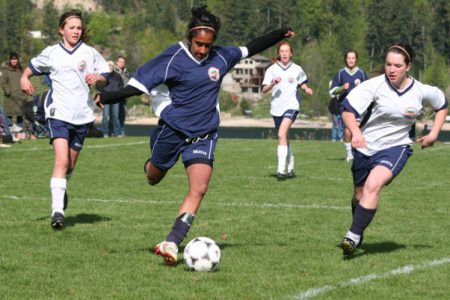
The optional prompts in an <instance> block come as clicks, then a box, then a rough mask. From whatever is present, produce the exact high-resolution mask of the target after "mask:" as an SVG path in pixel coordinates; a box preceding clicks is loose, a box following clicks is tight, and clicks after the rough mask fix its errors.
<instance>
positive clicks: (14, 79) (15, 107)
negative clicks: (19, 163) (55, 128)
mask: <svg viewBox="0 0 450 300" xmlns="http://www.w3.org/2000/svg"><path fill="white" fill-rule="evenodd" d="M22 72H23V68H22V65H21V63H20V59H19V54H18V53H17V52H14V51H11V53H10V54H9V61H8V64H7V65H6V66H5V67H4V68H3V69H2V76H1V86H2V90H3V93H4V95H5V100H4V107H3V109H4V111H5V114H6V116H7V117H8V118H9V119H10V121H11V126H12V127H13V128H12V129H13V130H12V131H20V130H19V129H20V128H18V127H20V126H21V125H22V123H23V116H24V114H23V107H24V104H25V102H26V100H27V94H26V93H24V92H23V91H22V90H21V89H20V77H21V76H22Z"/></svg>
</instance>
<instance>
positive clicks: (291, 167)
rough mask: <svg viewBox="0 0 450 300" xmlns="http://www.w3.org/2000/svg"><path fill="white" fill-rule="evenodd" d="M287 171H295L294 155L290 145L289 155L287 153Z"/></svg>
mask: <svg viewBox="0 0 450 300" xmlns="http://www.w3.org/2000/svg"><path fill="white" fill-rule="evenodd" d="M287 165H288V167H287V170H288V172H291V171H293V170H294V153H293V152H292V147H291V145H290V144H289V145H288V153H287Z"/></svg>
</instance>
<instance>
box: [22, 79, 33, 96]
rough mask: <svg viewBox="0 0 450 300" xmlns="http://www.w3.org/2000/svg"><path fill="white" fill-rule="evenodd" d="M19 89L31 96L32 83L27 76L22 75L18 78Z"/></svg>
mask: <svg viewBox="0 0 450 300" xmlns="http://www.w3.org/2000/svg"><path fill="white" fill-rule="evenodd" d="M20 89H21V90H22V91H23V92H24V93H25V94H27V95H29V96H33V94H34V87H33V84H32V83H31V81H30V79H28V77H24V76H23V77H21V78H20Z"/></svg>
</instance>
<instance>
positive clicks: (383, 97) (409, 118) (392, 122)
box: [344, 74, 447, 156]
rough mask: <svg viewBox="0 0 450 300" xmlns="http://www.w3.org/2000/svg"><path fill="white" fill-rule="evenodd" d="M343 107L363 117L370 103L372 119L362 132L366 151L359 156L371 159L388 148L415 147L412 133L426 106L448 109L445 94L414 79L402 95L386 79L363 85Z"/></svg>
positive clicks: (371, 81) (383, 76)
mask: <svg viewBox="0 0 450 300" xmlns="http://www.w3.org/2000/svg"><path fill="white" fill-rule="evenodd" d="M347 101H348V103H344V106H347V105H348V104H350V106H351V108H353V109H354V110H355V111H356V112H357V113H358V114H360V115H361V116H363V115H364V114H365V113H366V111H367V109H368V107H369V106H370V104H371V103H373V108H372V112H371V115H370V117H369V119H368V121H367V123H365V124H364V125H363V127H362V128H361V131H362V134H363V135H364V138H365V139H366V142H367V148H364V149H361V148H358V149H356V150H358V151H359V152H361V153H363V154H365V155H368V156H371V155H373V154H375V153H377V152H378V151H380V150H384V149H387V148H391V147H395V146H401V145H410V144H412V143H413V140H412V136H410V130H411V129H412V128H413V126H414V124H415V122H416V118H417V117H418V116H419V115H420V114H421V113H422V108H423V104H427V105H430V106H431V107H432V108H433V109H434V110H439V109H442V108H444V107H446V105H447V101H446V99H445V96H444V93H443V92H442V91H441V90H439V89H438V88H436V87H434V86H430V85H426V84H423V83H421V82H419V81H417V80H415V79H413V80H412V82H411V84H410V85H409V86H408V87H406V88H405V89H404V90H402V91H399V90H398V89H396V88H395V87H394V86H392V85H391V84H390V82H389V79H388V78H387V77H386V75H384V74H383V75H380V76H377V77H375V78H372V79H369V80H367V81H364V82H363V83H361V84H360V85H359V86H357V87H355V88H354V89H353V90H352V91H351V92H350V94H349V95H348V96H347V98H346V101H345V102H347Z"/></svg>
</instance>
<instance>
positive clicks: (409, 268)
mask: <svg viewBox="0 0 450 300" xmlns="http://www.w3.org/2000/svg"><path fill="white" fill-rule="evenodd" d="M449 263H450V257H444V258H441V259H436V260H432V261H429V262H425V263H421V264H418V265H406V266H403V267H399V268H396V269H393V270H390V271H387V272H385V273H382V274H368V275H364V276H360V277H356V278H351V279H349V280H345V281H341V282H339V283H337V284H334V285H333V284H329V285H324V286H322V287H318V288H310V289H308V290H306V291H304V292H300V293H298V294H297V295H294V296H293V297H292V298H293V299H311V298H313V297H316V296H318V295H322V294H325V293H327V292H329V291H332V290H337V289H341V288H345V287H349V286H357V285H360V284H364V283H366V282H370V281H373V280H379V279H386V278H389V277H395V276H399V275H404V274H410V273H413V272H419V271H422V270H426V269H432V268H435V267H439V266H441V265H445V264H449Z"/></svg>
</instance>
